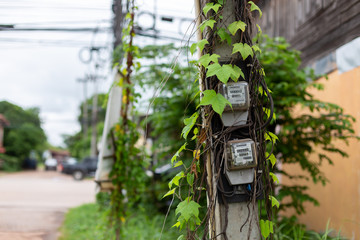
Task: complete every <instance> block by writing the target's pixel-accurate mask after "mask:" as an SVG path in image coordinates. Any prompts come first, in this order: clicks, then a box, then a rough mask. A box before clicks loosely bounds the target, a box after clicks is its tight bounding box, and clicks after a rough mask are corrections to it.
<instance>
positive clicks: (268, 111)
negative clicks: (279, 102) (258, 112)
mask: <svg viewBox="0 0 360 240" xmlns="http://www.w3.org/2000/svg"><path fill="white" fill-rule="evenodd" d="M268 90H269V89H268ZM269 92H270V91H269ZM270 93H271V92H270ZM263 111H264V113H265V114H266V116H267V117H268V118H270V114H271V111H270V109H268V108H265V107H263ZM272 118H273V119H274V120H276V114H275V112H273V115H272Z"/></svg>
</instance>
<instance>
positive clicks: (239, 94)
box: [221, 81, 250, 111]
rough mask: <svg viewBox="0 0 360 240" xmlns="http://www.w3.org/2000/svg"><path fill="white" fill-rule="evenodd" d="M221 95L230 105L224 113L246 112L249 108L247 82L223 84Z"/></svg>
mask: <svg viewBox="0 0 360 240" xmlns="http://www.w3.org/2000/svg"><path fill="white" fill-rule="evenodd" d="M221 94H222V95H223V96H224V97H225V98H226V99H227V100H228V101H229V102H230V103H231V105H232V109H231V107H230V106H229V105H226V107H225V109H224V111H236V110H247V109H248V108H249V107H250V98H249V86H248V83H247V82H244V81H239V82H228V83H227V84H223V86H222V89H221Z"/></svg>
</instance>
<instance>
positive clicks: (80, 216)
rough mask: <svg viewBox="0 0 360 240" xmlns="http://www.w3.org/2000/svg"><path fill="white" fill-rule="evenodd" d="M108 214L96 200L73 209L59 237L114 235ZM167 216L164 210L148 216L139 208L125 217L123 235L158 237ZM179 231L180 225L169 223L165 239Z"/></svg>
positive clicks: (139, 239) (96, 239)
mask: <svg viewBox="0 0 360 240" xmlns="http://www.w3.org/2000/svg"><path fill="white" fill-rule="evenodd" d="M105 215H106V214H105V211H101V210H100V209H99V205H97V204H95V203H93V204H85V205H81V206H80V207H76V208H72V209H70V210H69V212H68V213H67V214H66V216H65V220H64V223H63V225H62V227H61V228H60V231H61V237H60V238H59V240H102V239H103V240H105V239H106V240H111V239H114V238H113V236H112V232H111V230H109V226H108V224H107V217H106V216H105ZM163 220H164V216H163V215H161V214H154V215H151V216H148V215H146V214H145V213H144V212H143V211H137V212H136V213H134V214H133V215H132V216H131V217H129V218H128V219H127V220H126V221H125V224H124V227H123V233H124V236H123V238H122V239H127V240H153V239H154V240H157V239H159V238H160V233H161V228H162V224H163ZM169 222H171V221H169ZM179 235H180V234H179V233H178V232H177V230H176V229H174V228H171V225H170V226H168V225H167V226H166V228H165V230H164V232H163V235H162V238H161V239H162V240H173V239H177V237H178V236H179Z"/></svg>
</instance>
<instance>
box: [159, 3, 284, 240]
mask: <svg viewBox="0 0 360 240" xmlns="http://www.w3.org/2000/svg"><path fill="white" fill-rule="evenodd" d="M226 4H227V3H226V2H225V1H223V0H217V1H212V2H208V3H206V4H205V5H204V6H202V11H201V13H200V16H199V17H200V18H201V19H202V23H201V24H200V26H199V29H198V31H200V32H201V34H202V37H203V39H202V40H200V41H198V42H197V43H194V44H192V45H191V47H190V52H191V54H194V53H195V52H196V50H197V49H198V50H199V51H200V53H201V55H202V56H201V57H200V58H199V59H198V60H197V61H195V62H194V64H195V65H196V66H197V68H198V70H199V75H198V76H199V77H198V79H196V80H195V81H199V82H200V90H201V93H200V94H201V101H200V104H199V107H198V111H197V112H195V113H193V114H192V116H191V117H189V118H186V119H185V120H184V125H185V127H184V128H183V130H182V133H181V136H182V137H183V138H184V140H185V143H184V144H183V145H182V146H181V147H180V149H179V150H178V151H177V152H176V153H175V155H174V156H173V157H172V158H171V164H172V166H173V167H179V166H182V167H183V170H182V171H180V172H179V173H178V174H177V175H176V176H175V177H174V178H173V179H172V180H171V181H170V182H169V191H168V192H167V193H166V194H165V195H164V197H167V196H175V197H177V198H178V199H179V200H180V202H179V204H178V205H177V206H176V210H175V214H176V215H177V221H176V223H175V224H174V225H173V227H177V228H179V229H180V230H183V229H185V231H186V234H181V235H180V236H179V238H178V239H185V238H186V239H200V236H199V235H200V232H202V239H205V238H207V235H208V234H209V232H208V231H209V224H214V210H215V206H216V204H217V201H222V203H223V204H224V205H225V208H226V209H228V207H227V206H228V205H227V204H228V203H227V201H228V200H229V196H233V195H234V194H236V193H235V190H232V191H231V192H228V191H227V190H225V188H224V184H225V180H224V179H223V178H222V177H221V175H222V174H221V172H222V171H223V169H224V159H223V158H224V154H225V149H224V143H225V142H226V141H228V140H229V139H230V138H232V139H234V138H237V139H243V138H251V139H252V140H253V141H254V142H256V143H257V144H256V150H257V152H258V157H257V158H258V159H257V162H258V164H257V168H256V177H255V179H254V182H253V183H252V184H247V186H246V187H245V193H246V199H247V201H248V202H252V203H253V204H254V205H255V204H256V201H257V200H258V199H261V198H262V199H264V201H261V202H262V205H264V207H265V209H266V217H264V219H261V220H260V221H259V227H260V229H261V233H262V236H263V237H264V238H265V239H267V238H268V237H269V236H270V234H271V233H273V222H272V208H273V207H275V208H278V207H279V202H278V201H277V199H276V198H275V197H274V196H273V195H272V188H273V187H272V186H273V184H274V183H276V182H278V179H277V177H276V175H275V174H274V173H273V172H271V169H272V168H273V167H274V165H275V164H276V158H275V156H274V154H273V153H272V149H273V145H274V144H275V143H276V141H277V136H276V135H275V134H273V133H271V132H269V131H266V126H267V125H268V124H269V123H270V122H271V121H272V119H273V118H274V116H275V115H274V113H273V102H272V98H271V94H270V90H269V89H268V88H267V86H266V83H265V81H264V76H265V72H264V69H263V68H262V67H261V65H260V63H259V61H258V59H257V54H261V50H260V48H259V46H258V45H257V44H253V41H252V39H251V34H252V26H253V14H254V12H256V13H257V14H258V15H259V17H261V15H262V12H261V10H260V9H259V7H258V6H256V5H255V4H254V3H253V2H252V1H249V2H247V1H243V0H241V1H239V3H238V6H235V12H236V15H235V20H234V21H233V22H231V23H229V22H228V19H227V18H229V16H224V9H225V7H226ZM257 30H258V34H257V36H256V37H255V41H256V39H257V38H259V37H260V35H261V29H260V27H259V26H258V25H257ZM218 45H227V48H231V50H232V51H231V54H230V55H231V56H230V57H226V56H221V55H219V54H218V53H219V51H216V47H217V46H218ZM224 59H226V60H224ZM244 63H245V64H244ZM240 80H241V81H247V82H248V84H249V93H250V108H249V117H248V119H247V123H246V124H245V125H243V126H238V127H235V126H233V127H227V128H225V127H224V126H223V125H222V124H221V120H220V117H221V116H222V114H223V112H224V110H225V108H231V109H232V105H231V103H230V102H229V101H228V100H227V99H226V98H225V97H224V96H223V95H222V93H221V92H220V91H219V89H220V86H221V85H222V84H228V83H229V82H237V81H240ZM200 116H201V117H202V121H201V120H200V119H201V118H200ZM192 141H194V142H195V146H196V147H195V149H188V148H187V146H188V145H190V144H189V143H190V142H192ZM183 151H192V153H193V160H192V162H191V163H190V164H185V163H184V162H183V161H182V160H181V153H182V152H183ZM211 159H212V160H211ZM211 169H212V170H211ZM209 171H212V174H213V176H209V174H211V173H209ZM214 185H215V187H214ZM204 191H206V193H207V200H208V204H207V211H206V212H205V213H204V214H201V211H200V210H201V209H204V208H205V206H201V205H200V200H201V199H202V198H203V197H204V196H203V195H204V194H203V193H204ZM226 219H227V217H226ZM251 219H258V216H249V217H248V219H247V220H246V221H250V222H251ZM226 222H227V220H226ZM244 225H245V224H244ZM239 227H241V228H242V226H239ZM226 228H227V223H226V226H225V229H226ZM200 230H201V231H200ZM210 231H213V229H211V230H210ZM215 234H216V233H215V232H210V237H211V238H212V239H213V238H216V237H217V236H215ZM218 234H222V235H224V237H225V239H226V238H227V237H226V232H225V231H224V232H221V233H218Z"/></svg>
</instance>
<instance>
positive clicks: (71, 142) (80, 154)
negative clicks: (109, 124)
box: [63, 93, 107, 159]
mask: <svg viewBox="0 0 360 240" xmlns="http://www.w3.org/2000/svg"><path fill="white" fill-rule="evenodd" d="M86 101H87V106H88V108H87V109H88V112H87V116H88V117H87V119H84V112H83V110H84V108H83V106H84V102H81V104H80V106H79V108H80V114H79V116H78V121H79V124H80V125H81V130H80V131H79V132H77V133H75V134H73V135H63V139H64V143H65V145H66V147H67V148H68V149H69V151H70V154H71V156H73V157H75V158H78V159H82V158H84V157H87V156H89V155H90V143H91V133H92V128H91V121H92V119H91V116H92V115H91V114H92V97H90V98H88V99H87V100H86ZM106 101H107V95H106V94H103V93H101V94H98V104H97V105H98V106H97V124H96V127H97V135H98V139H100V137H101V135H102V130H103V128H104V121H105V114H106ZM84 121H86V123H87V124H88V131H87V134H86V138H84V134H83V125H82V123H83V122H84Z"/></svg>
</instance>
